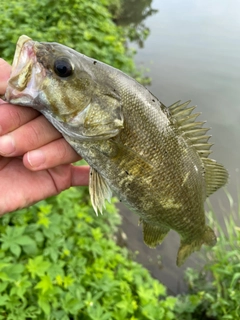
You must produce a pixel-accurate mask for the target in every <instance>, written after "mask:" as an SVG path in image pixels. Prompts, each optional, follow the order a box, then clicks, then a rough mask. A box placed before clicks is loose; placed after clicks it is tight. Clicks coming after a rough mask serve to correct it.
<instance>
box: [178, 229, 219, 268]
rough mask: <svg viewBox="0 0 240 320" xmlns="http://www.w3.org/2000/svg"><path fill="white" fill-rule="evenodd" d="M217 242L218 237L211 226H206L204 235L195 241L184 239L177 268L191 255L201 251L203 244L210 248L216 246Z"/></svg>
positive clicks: (179, 251)
mask: <svg viewBox="0 0 240 320" xmlns="http://www.w3.org/2000/svg"><path fill="white" fill-rule="evenodd" d="M216 242H217V238H216V235H215V233H214V231H213V230H212V229H211V228H210V227H209V226H205V229H204V232H203V234H201V236H200V237H199V238H198V239H196V240H194V241H189V240H186V239H182V240H181V245H180V248H179V250H178V255H177V266H178V267H180V266H181V265H182V264H183V263H184V262H185V260H186V259H187V258H188V257H189V256H190V254H192V253H193V252H195V251H198V250H200V249H201V246H202V244H206V245H208V246H211V247H213V246H214V245H215V244H216Z"/></svg>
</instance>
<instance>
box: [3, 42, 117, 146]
mask: <svg viewBox="0 0 240 320" xmlns="http://www.w3.org/2000/svg"><path fill="white" fill-rule="evenodd" d="M95 64H96V60H94V59H91V58H88V57H86V56H84V55H83V54H80V53H78V52H76V51H75V50H73V49H71V48H68V47H66V46H64V45H61V44H58V43H48V42H37V41H33V40H32V39H30V38H29V37H27V36H21V37H20V38H19V40H18V42H17V46H16V51H15V55H14V60H13V66H12V74H11V76H10V79H9V82H8V87H7V90H6V94H5V98H6V100H7V101H9V102H10V103H13V104H18V105H23V106H29V107H33V108H34V109H36V110H38V111H40V112H41V113H43V114H44V116H45V117H46V118H47V119H48V120H49V121H50V122H51V123H52V124H53V125H54V126H55V127H56V128H57V129H58V130H59V131H60V132H61V133H63V134H66V135H68V136H70V137H74V138H75V139H80V140H81V139H107V138H109V137H113V136H115V135H117V134H118V133H119V131H120V130H121V129H122V128H123V115H122V110H121V101H120V100H121V99H120V96H119V95H118V93H117V91H116V90H115V89H114V88H111V85H110V83H108V82H110V81H109V77H108V72H107V71H106V70H105V69H107V68H106V67H105V68H104V66H106V65H104V64H103V63H100V62H98V65H95ZM100 64H101V65H100ZM104 79H105V80H106V81H104ZM111 89H112V90H111Z"/></svg>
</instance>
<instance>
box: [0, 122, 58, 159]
mask: <svg viewBox="0 0 240 320" xmlns="http://www.w3.org/2000/svg"><path fill="white" fill-rule="evenodd" d="M60 137H61V133H60V132H58V131H57V130H56V129H55V128H54V127H53V126H52V125H51V124H50V123H49V122H48V121H47V119H46V118H45V117H44V116H39V117H37V118H35V119H33V120H32V121H30V122H28V123H26V124H25V125H24V126H21V127H20V128H18V129H16V130H14V131H12V132H10V133H9V134H6V135H4V136H2V137H0V154H1V155H3V156H5V157H6V156H7V157H16V156H20V155H23V154H24V153H26V152H28V151H31V150H35V149H38V148H39V147H42V146H44V145H45V144H48V143H50V142H52V141H54V140H57V139H59V138H60Z"/></svg>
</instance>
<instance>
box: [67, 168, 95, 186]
mask: <svg viewBox="0 0 240 320" xmlns="http://www.w3.org/2000/svg"><path fill="white" fill-rule="evenodd" d="M71 169H72V174H71V176H72V183H71V184H72V186H88V184H89V170H90V167H89V166H72V167H71Z"/></svg>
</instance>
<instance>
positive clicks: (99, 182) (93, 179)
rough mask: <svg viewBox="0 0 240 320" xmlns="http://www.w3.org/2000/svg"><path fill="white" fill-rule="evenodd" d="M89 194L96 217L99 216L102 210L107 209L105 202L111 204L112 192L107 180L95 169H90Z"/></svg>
mask: <svg viewBox="0 0 240 320" xmlns="http://www.w3.org/2000/svg"><path fill="white" fill-rule="evenodd" d="M89 193H90V199H91V202H92V206H93V209H94V211H95V212H96V215H98V212H100V213H101V214H102V210H103V208H105V200H108V202H110V200H111V196H112V191H111V189H110V188H109V185H108V183H107V182H106V180H105V179H104V178H103V177H102V176H101V175H100V174H99V173H98V172H97V171H96V170H95V169H93V168H90V177H89Z"/></svg>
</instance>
